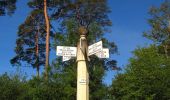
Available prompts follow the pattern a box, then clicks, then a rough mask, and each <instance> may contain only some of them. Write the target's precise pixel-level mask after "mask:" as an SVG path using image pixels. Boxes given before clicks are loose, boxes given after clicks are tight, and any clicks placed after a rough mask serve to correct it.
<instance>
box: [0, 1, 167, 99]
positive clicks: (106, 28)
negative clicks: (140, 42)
mask: <svg viewBox="0 0 170 100" xmlns="http://www.w3.org/2000/svg"><path fill="white" fill-rule="evenodd" d="M21 1H22V0H0V24H1V18H2V17H10V18H12V17H13V16H14V14H15V13H16V12H17V10H19V9H18V8H19V6H18V5H17V4H18V3H20V2H21ZM23 1H24V2H25V3H26V4H27V5H26V6H27V7H28V8H29V13H28V15H26V18H25V19H24V21H23V22H22V23H20V24H19V25H18V26H17V27H18V28H17V29H16V33H10V34H16V36H17V37H16V38H15V46H14V48H13V52H14V53H15V55H14V56H13V57H11V58H10V60H9V61H8V62H10V64H11V66H12V67H14V68H23V67H27V68H29V69H33V70H35V72H36V74H32V75H29V78H28V77H27V76H26V75H23V74H21V73H22V72H16V73H17V74H10V72H5V73H2V72H1V71H0V100H76V95H77V94H76V93H77V61H76V59H75V58H71V59H70V60H68V61H64V62H63V61H62V57H61V56H57V55H56V54H55V53H56V47H57V46H73V47H76V46H77V43H78V41H79V38H80V35H79V34H80V33H79V28H80V27H82V26H83V27H84V28H86V29H87V30H88V35H87V41H88V44H93V43H96V42H98V41H102V42H103V47H104V48H109V54H110V58H109V59H107V58H98V57H97V56H96V55H92V56H89V58H88V59H90V60H89V61H87V65H88V71H89V100H170V0H161V1H162V2H161V3H160V4H159V5H156V6H155V5H151V6H150V8H148V13H147V14H148V16H149V17H148V18H147V19H145V20H146V22H147V25H148V26H149V28H146V29H145V30H144V31H143V32H142V35H141V37H143V38H145V39H147V40H149V41H151V43H150V44H149V45H147V46H136V47H135V49H134V50H133V52H132V53H131V54H132V56H131V57H130V58H128V63H127V64H126V65H125V66H119V65H118V63H119V62H118V60H117V59H115V58H114V57H113V55H116V54H118V53H119V45H117V44H116V42H115V41H114V39H112V37H107V36H106V34H109V33H110V34H112V33H111V31H112V28H111V27H116V26H115V25H116V24H115V25H114V21H113V20H112V18H111V17H109V14H110V13H112V10H113V9H111V7H110V6H111V4H109V3H108V2H113V3H114V1H116V0H23ZM23 1H22V2H23ZM129 1H132V2H133V0H129ZM144 1H145V0H144ZM122 3H123V2H122ZM22 10H24V9H22ZM21 16H22V15H21ZM17 20H18V19H15V21H17ZM126 20H128V19H126ZM127 26H128V25H127ZM1 28H2V27H0V30H2V29H1ZM10 28H11V27H8V30H10ZM0 34H6V33H5V32H1V33H0ZM115 34H116V33H115ZM113 35H114V34H113ZM130 36H131V34H129V37H130ZM0 38H1V39H2V38H4V37H0ZM134 41H137V39H136V40H134ZM4 43H5V42H4ZM5 45H8V44H7V43H6V44H5ZM124 45H133V44H126V43H124ZM1 52H6V53H8V52H7V51H1ZM51 54H52V55H55V57H51ZM120 55H121V54H120ZM1 62H3V56H1ZM1 62H0V63H1ZM0 67H6V66H0ZM108 72H115V74H114V76H113V78H112V80H111V83H110V84H109V85H108V84H107V83H106V82H104V79H105V77H106V74H107V73H108Z"/></svg>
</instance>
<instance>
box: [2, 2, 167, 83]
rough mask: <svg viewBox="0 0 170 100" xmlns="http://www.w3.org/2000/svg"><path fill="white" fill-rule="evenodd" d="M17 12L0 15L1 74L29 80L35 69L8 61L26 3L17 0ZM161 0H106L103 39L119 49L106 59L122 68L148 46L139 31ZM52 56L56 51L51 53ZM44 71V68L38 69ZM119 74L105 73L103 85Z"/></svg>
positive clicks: (146, 27)
mask: <svg viewBox="0 0 170 100" xmlns="http://www.w3.org/2000/svg"><path fill="white" fill-rule="evenodd" d="M18 1H19V2H18V3H17V10H16V12H15V14H14V15H13V16H0V30H1V31H0V74H3V73H5V72H8V73H10V74H15V73H16V71H17V72H22V74H26V75H27V76H28V77H30V76H32V75H36V70H34V69H32V68H31V67H21V68H17V67H13V66H11V64H10V59H11V58H12V57H14V56H15V52H14V48H15V46H16V44H15V41H16V38H17V31H18V26H19V25H20V24H21V23H23V22H24V20H25V18H26V16H27V15H28V14H29V11H30V9H29V8H28V7H27V4H26V1H27V0H18ZM163 1H164V0H108V4H109V7H110V8H111V11H112V12H111V13H110V14H109V18H110V19H111V20H112V23H113V26H112V27H110V30H111V32H110V33H107V34H106V35H105V37H107V39H108V40H109V41H114V42H115V44H116V45H117V46H118V53H117V54H114V55H111V57H110V58H109V59H114V60H116V61H117V64H118V66H119V67H121V68H124V67H125V66H126V65H127V64H128V59H129V58H130V57H132V56H133V55H132V51H133V50H135V48H137V47H139V46H140V47H144V46H148V45H149V44H150V43H152V42H151V41H150V40H148V39H146V38H144V37H142V32H144V31H147V30H149V28H150V27H149V25H148V23H147V19H148V18H149V14H148V11H149V8H150V7H151V6H159V5H160V4H161V3H162V2H163ZM51 55H52V57H55V55H56V54H55V52H52V53H51ZM41 70H43V69H41ZM117 72H118V71H108V72H107V73H106V75H105V77H104V82H105V83H106V84H108V85H109V84H111V82H112V79H113V78H114V76H115V75H116V73H117Z"/></svg>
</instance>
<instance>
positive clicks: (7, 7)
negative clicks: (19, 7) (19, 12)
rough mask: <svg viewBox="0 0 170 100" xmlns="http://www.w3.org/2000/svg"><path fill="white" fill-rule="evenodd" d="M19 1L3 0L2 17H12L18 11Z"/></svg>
mask: <svg viewBox="0 0 170 100" xmlns="http://www.w3.org/2000/svg"><path fill="white" fill-rule="evenodd" d="M16 1H17V0H1V1H0V16H4V15H6V14H8V15H12V14H13V13H14V11H15V9H16Z"/></svg>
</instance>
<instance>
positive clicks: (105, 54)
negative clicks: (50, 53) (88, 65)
mask: <svg viewBox="0 0 170 100" xmlns="http://www.w3.org/2000/svg"><path fill="white" fill-rule="evenodd" d="M76 53H77V48H76V47H69V46H57V53H56V55H57V56H63V61H67V60H70V59H71V57H76V55H77V54H76ZM93 54H95V55H96V56H97V57H99V58H109V49H107V48H103V43H102V41H99V42H97V43H94V44H92V45H90V46H89V47H88V56H91V55H93Z"/></svg>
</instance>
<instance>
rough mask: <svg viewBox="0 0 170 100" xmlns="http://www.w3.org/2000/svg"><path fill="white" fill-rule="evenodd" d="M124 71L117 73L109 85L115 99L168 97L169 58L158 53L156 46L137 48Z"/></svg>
mask: <svg viewBox="0 0 170 100" xmlns="http://www.w3.org/2000/svg"><path fill="white" fill-rule="evenodd" d="M133 53H134V56H133V57H132V58H131V59H130V60H129V62H130V63H129V65H128V66H127V68H126V71H125V73H123V74H118V75H117V76H116V79H115V80H113V83H112V86H111V88H112V89H111V90H110V91H111V95H112V98H115V99H116V100H122V99H126V100H133V99H135V100H136V99H137V100H168V99H170V95H169V94H170V85H169V82H170V78H169V77H170V74H169V73H170V67H169V66H170V59H167V58H166V57H165V55H162V54H159V52H158V48H157V47H156V46H150V47H148V48H138V49H136V50H135V51H134V52H133Z"/></svg>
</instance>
